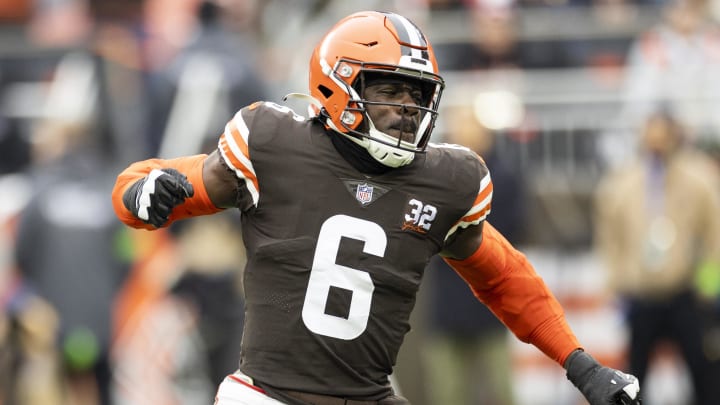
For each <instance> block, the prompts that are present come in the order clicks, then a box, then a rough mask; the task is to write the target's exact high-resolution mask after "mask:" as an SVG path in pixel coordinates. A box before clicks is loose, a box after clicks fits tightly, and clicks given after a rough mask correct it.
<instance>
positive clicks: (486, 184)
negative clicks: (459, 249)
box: [445, 172, 493, 240]
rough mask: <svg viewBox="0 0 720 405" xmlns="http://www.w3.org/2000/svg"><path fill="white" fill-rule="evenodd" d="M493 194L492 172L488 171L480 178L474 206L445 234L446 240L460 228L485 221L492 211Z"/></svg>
mask: <svg viewBox="0 0 720 405" xmlns="http://www.w3.org/2000/svg"><path fill="white" fill-rule="evenodd" d="M492 194H493V183H492V179H491V178H490V173H489V172H488V173H486V174H485V176H484V177H483V178H482V180H480V189H479V191H478V194H477V196H476V197H475V201H474V202H473V205H472V207H471V208H470V210H469V211H468V212H466V213H465V215H463V216H462V218H460V220H459V221H458V222H457V223H455V225H453V227H452V228H450V230H449V231H448V233H447V235H445V240H447V238H449V237H450V235H452V234H453V233H455V231H457V229H458V228H467V227H468V226H471V225H478V224H479V223H480V222H482V221H484V220H485V218H487V216H488V214H489V213H490V207H491V205H492V204H491V201H492Z"/></svg>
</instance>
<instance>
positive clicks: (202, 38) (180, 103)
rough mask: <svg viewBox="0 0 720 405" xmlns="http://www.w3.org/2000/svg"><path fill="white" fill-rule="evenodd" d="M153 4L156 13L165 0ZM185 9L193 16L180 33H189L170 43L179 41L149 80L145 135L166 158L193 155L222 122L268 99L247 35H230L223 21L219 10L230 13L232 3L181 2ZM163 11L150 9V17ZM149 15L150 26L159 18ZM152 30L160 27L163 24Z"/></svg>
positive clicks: (226, 22)
mask: <svg viewBox="0 0 720 405" xmlns="http://www.w3.org/2000/svg"><path fill="white" fill-rule="evenodd" d="M151 3H159V4H158V5H157V6H156V8H159V7H161V6H162V5H163V4H164V3H163V0H153V1H152V2H151ZM165 3H166V4H167V6H166V8H167V7H170V8H173V7H176V5H175V2H174V1H170V2H165ZM183 4H185V7H186V8H187V10H186V13H191V14H190V15H189V16H186V18H192V19H191V20H188V21H186V25H187V26H186V27H184V29H185V30H188V31H187V32H185V31H183V35H180V36H179V38H178V37H177V36H176V37H173V38H172V39H173V40H175V41H178V42H176V43H175V45H176V46H178V48H177V49H176V51H175V53H174V54H173V55H171V56H168V59H167V61H165V63H164V64H163V65H161V66H155V68H154V69H153V70H152V71H151V72H150V76H149V85H150V88H149V89H150V96H151V105H150V107H151V110H152V113H151V121H150V128H149V132H148V133H149V135H150V137H151V139H150V141H151V143H152V145H153V150H156V151H159V154H160V155H161V156H164V157H174V156H180V155H183V154H192V153H197V151H198V149H199V148H200V147H201V146H202V144H203V143H204V142H205V141H206V138H210V137H212V138H213V139H215V137H216V135H217V134H216V133H215V129H216V128H222V127H223V125H224V124H225V123H226V117H228V116H230V115H232V114H234V113H235V112H236V111H237V110H239V109H240V108H241V107H242V106H245V105H248V104H251V103H253V102H255V101H257V100H261V99H265V94H266V90H265V84H264V82H263V79H262V76H261V75H260V74H259V73H258V71H257V66H256V63H257V61H256V57H257V56H256V55H257V50H256V49H255V48H254V47H253V45H252V44H253V42H251V41H250V40H249V39H250V37H249V35H250V33H248V32H242V31H235V30H233V29H231V28H236V27H235V26H234V25H231V24H230V23H229V22H228V21H226V20H225V18H226V17H224V13H225V10H223V9H222V7H226V8H230V7H231V4H232V3H228V5H225V6H221V5H220V3H219V2H216V1H212V0H205V1H201V0H185V1H184V2H183ZM188 4H189V5H188ZM161 10H163V9H158V10H155V9H153V8H150V9H148V13H159V12H160V11H161ZM248 12H250V11H248ZM152 15H153V14H150V15H149V16H148V18H150V19H151V20H152V21H155V20H158V19H160V18H161V16H162V14H159V15H158V16H157V17H152ZM231 15H235V14H231ZM151 17H152V18H151ZM155 24H156V25H158V26H160V27H162V26H164V24H163V23H162V22H161V21H157V22H156V23H155ZM158 29H160V28H158ZM178 29H180V28H178ZM190 117H192V119H190ZM154 153H155V152H154Z"/></svg>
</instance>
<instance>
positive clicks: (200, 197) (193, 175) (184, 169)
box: [112, 154, 222, 230]
mask: <svg viewBox="0 0 720 405" xmlns="http://www.w3.org/2000/svg"><path fill="white" fill-rule="evenodd" d="M206 157H207V155H205V154H201V155H195V156H187V157H181V158H177V159H168V160H165V159H149V160H144V161H141V162H136V163H133V164H132V165H130V166H129V167H128V168H127V169H125V170H123V171H122V173H120V175H118V178H117V180H116V182H115V186H114V187H113V191H112V203H113V208H115V214H116V215H117V217H118V218H119V219H120V221H122V222H123V223H124V224H126V225H128V226H131V227H133V228H141V229H149V230H153V229H155V227H154V226H152V225H150V224H146V223H145V222H143V221H142V220H140V219H139V218H137V217H135V216H134V215H133V214H132V213H131V212H130V211H129V210H128V209H127V208H125V204H123V194H125V190H127V189H128V187H130V186H132V185H133V184H134V183H135V182H136V181H138V180H140V179H142V178H143V177H145V176H147V175H148V174H149V173H150V172H151V171H152V170H153V169H165V168H174V169H176V170H177V171H179V172H180V173H183V174H184V175H186V176H187V178H188V181H189V182H190V184H192V186H193V190H194V191H195V194H194V195H193V196H192V197H191V198H188V199H186V200H185V202H184V203H183V204H181V205H178V206H177V207H175V209H174V210H173V213H172V214H171V215H170V218H169V220H168V222H167V223H166V224H165V226H168V225H169V224H171V223H172V222H174V221H177V220H180V219H185V218H189V217H195V216H200V215H209V214H214V213H216V212H220V211H222V209H221V208H218V207H216V206H215V205H214V204H213V203H212V201H211V200H210V197H209V196H208V194H207V190H206V189H205V183H204V182H203V178H202V176H203V174H202V172H203V163H204V162H205V158H206Z"/></svg>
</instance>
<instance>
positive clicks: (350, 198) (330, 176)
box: [219, 103, 492, 398]
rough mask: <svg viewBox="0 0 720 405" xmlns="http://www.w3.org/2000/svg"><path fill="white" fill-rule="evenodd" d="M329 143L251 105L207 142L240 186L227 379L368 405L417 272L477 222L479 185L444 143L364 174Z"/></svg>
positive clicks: (458, 150) (467, 159) (381, 380)
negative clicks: (237, 375)
mask: <svg viewBox="0 0 720 405" xmlns="http://www.w3.org/2000/svg"><path fill="white" fill-rule="evenodd" d="M331 136H342V135H339V134H336V133H332V132H328V131H327V130H326V129H325V128H324V127H323V125H322V124H320V123H318V122H317V121H312V120H306V119H304V118H303V117H300V116H297V115H295V114H294V113H293V112H292V111H291V110H290V109H288V108H287V107H283V106H279V105H277V104H273V103H256V104H253V105H251V106H249V107H246V108H244V109H243V110H241V111H240V112H238V113H237V114H236V116H235V117H234V118H233V119H232V120H231V121H230V122H229V123H228V125H227V127H226V130H225V132H224V133H223V135H222V136H221V138H220V141H219V151H220V153H221V155H222V158H223V160H224V162H225V163H226V164H227V165H228V167H229V168H230V169H231V170H233V171H234V172H235V173H236V175H237V176H238V178H239V179H241V180H242V182H243V183H244V186H243V187H241V194H242V195H241V197H240V201H242V203H241V207H240V208H241V211H242V228H243V229H242V230H243V236H244V240H245V244H246V246H247V251H248V262H247V267H246V270H245V274H244V286H245V299H246V302H245V303H246V321H245V327H244V335H243V341H242V350H241V360H240V368H241V370H242V371H243V372H244V373H246V374H248V375H250V376H252V377H254V378H255V379H256V380H258V381H260V382H264V383H266V384H269V385H271V386H274V387H279V388H283V389H290V390H297V391H307V392H315V393H321V394H328V395H338V396H346V397H366V398H377V397H382V396H384V395H386V394H387V393H389V391H390V388H389V383H388V378H387V377H388V374H389V373H391V372H392V368H393V365H394V364H395V360H396V357H397V354H398V350H399V348H400V345H401V343H402V341H403V337H404V336H405V334H406V333H407V332H408V331H409V330H410V325H409V322H408V319H409V317H410V313H411V311H412V309H413V306H414V303H415V295H416V292H417V290H418V287H419V284H420V281H421V279H422V277H423V271H424V269H425V266H426V264H427V263H428V261H429V260H430V257H431V256H433V255H434V254H436V253H438V252H439V251H440V250H441V248H442V247H443V244H444V243H445V241H446V240H447V238H448V237H449V236H450V235H451V234H452V233H453V232H455V230H456V229H457V228H458V227H466V226H472V225H476V224H478V223H479V222H480V221H482V220H484V219H485V216H486V215H487V214H488V212H489V209H490V199H491V195H492V183H491V181H490V177H489V174H488V171H487V168H486V167H485V165H484V163H483V162H482V160H481V159H480V158H479V157H478V156H477V155H476V154H475V153H473V152H471V151H470V150H468V149H466V148H463V147H459V146H456V145H430V146H429V147H428V150H427V153H425V154H418V155H417V156H416V158H415V160H414V161H413V162H412V163H411V164H410V165H407V166H403V167H400V168H397V169H392V170H390V171H388V172H387V173H385V174H382V175H377V176H366V175H364V174H363V173H361V172H359V171H357V170H356V169H354V168H353V166H351V165H350V164H349V163H348V162H347V161H345V160H344V159H343V158H342V157H341V156H340V155H339V154H338V152H337V151H336V150H335V148H334V146H333V144H332V142H331V139H330V137H331Z"/></svg>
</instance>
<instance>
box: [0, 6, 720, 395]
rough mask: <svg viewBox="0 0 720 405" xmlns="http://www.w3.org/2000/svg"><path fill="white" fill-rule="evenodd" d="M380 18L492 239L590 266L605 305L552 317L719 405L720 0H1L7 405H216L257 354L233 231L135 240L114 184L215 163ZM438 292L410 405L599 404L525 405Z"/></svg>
mask: <svg viewBox="0 0 720 405" xmlns="http://www.w3.org/2000/svg"><path fill="white" fill-rule="evenodd" d="M361 9H378V10H391V11H396V12H399V13H400V14H403V15H406V16H407V17H409V18H410V19H412V20H414V21H415V22H416V23H418V25H420V26H421V27H423V29H424V30H425V32H426V33H427V34H428V35H429V37H430V39H431V41H432V42H433V45H434V47H435V50H436V53H437V56H438V61H439V64H440V69H441V73H443V74H444V76H445V77H446V80H447V90H446V95H445V97H444V100H443V110H442V113H441V116H440V119H439V122H438V127H439V128H438V129H439V130H438V131H436V132H435V134H436V135H435V136H436V139H435V141H437V142H452V143H459V144H462V145H465V146H468V147H470V148H472V149H473V150H475V151H476V152H478V153H479V154H480V155H481V156H483V157H484V159H485V160H486V163H487V164H488V167H489V168H490V171H491V174H492V175H493V181H494V184H495V195H494V199H493V201H494V204H493V212H492V214H491V216H490V219H489V221H490V222H491V223H493V225H495V226H496V227H497V228H498V229H500V230H501V231H502V232H503V233H504V234H505V235H506V236H507V237H508V239H509V240H510V241H511V242H513V243H514V244H517V245H522V246H527V247H530V248H531V249H529V251H530V252H542V253H541V255H543V257H547V256H548V255H550V256H552V257H554V258H555V259H554V260H556V262H560V261H562V260H563V259H562V258H567V257H571V256H572V257H576V256H573V255H578V254H587V255H589V256H590V257H592V263H594V266H596V267H593V269H596V271H595V270H591V271H594V273H593V274H594V278H592V280H595V281H593V282H591V284H592V285H591V286H590V287H589V288H585V287H587V286H584V287H582V288H573V287H572V286H571V287H570V288H569V289H570V290H573V291H571V292H567V291H566V293H567V294H565V295H564V294H563V291H557V295H558V296H559V297H560V298H561V301H563V298H564V297H565V298H566V299H567V301H568V302H565V304H567V308H569V312H572V311H574V308H577V306H579V307H580V308H581V310H579V311H578V312H577V314H580V315H576V316H575V317H571V319H570V320H571V322H577V323H582V319H580V320H579V318H581V317H582V316H583V315H582V314H584V313H586V312H582V311H583V310H584V309H587V308H590V312H589V313H592V311H595V310H597V308H599V307H602V308H610V309H611V311H613V313H614V314H616V315H617V319H619V321H618V322H619V324H620V326H619V327H617V326H616V325H613V326H614V328H611V329H609V331H607V330H603V329H602V326H599V325H600V324H596V325H595V328H596V329H593V332H592V333H594V334H596V335H598V336H597V337H596V338H595V339H590V341H599V342H600V343H599V344H598V346H599V347H600V348H601V349H602V346H603V334H608V335H611V334H613V333H615V332H617V331H620V333H619V334H617V336H607V337H606V338H607V340H613V341H615V340H621V342H622V344H620V346H619V347H615V346H613V349H612V350H610V349H608V352H607V356H606V357H607V358H605V360H610V361H609V363H610V364H611V365H615V366H617V367H618V368H626V369H628V371H630V372H632V373H633V374H635V375H637V376H638V377H639V378H640V379H641V380H643V382H647V381H648V380H649V379H650V376H652V375H653V372H652V370H653V367H656V369H657V367H658V366H657V365H658V364H661V363H663V362H665V363H666V362H667V361H668V359H670V360H669V361H671V362H672V365H673V370H675V373H674V374H672V375H673V376H674V377H676V378H679V380H678V381H677V384H676V385H677V386H678V387H686V388H687V389H685V390H682V389H681V390H680V392H679V393H677V392H674V393H671V394H668V395H665V396H664V395H660V394H653V392H652V390H651V391H650V392H648V393H647V394H646V395H647V396H648V398H647V401H646V403H648V404H650V405H655V404H668V405H670V404H672V405H682V404H717V403H720V393H718V392H717V391H718V387H717V385H718V384H717V381H720V219H719V218H718V217H717V214H716V213H718V212H720V174H719V172H718V170H719V169H718V168H720V114H717V111H718V107H720V75H718V74H717V72H719V71H720V26H719V25H718V21H720V20H719V18H718V17H720V1H717V0H638V1H630V0H392V1H379V0H377V1H373V0H366V1H355V2H347V1H341V0H293V1H289V0H265V1H263V0H3V1H2V2H0V308H1V309H2V310H1V311H0V405H5V404H7V405H35V404H44V405H49V404H68V405H76V404H77V405H109V404H114V405H125V404H127V405H131V404H132V405H135V404H138V405H140V404H165V405H173V404H178V405H179V404H188V405H190V404H203V403H204V404H209V403H211V402H212V400H213V397H214V394H215V392H214V390H215V387H216V385H217V383H218V382H219V381H221V379H222V377H223V376H224V375H226V374H228V373H230V372H232V371H233V370H234V369H235V367H236V362H237V353H238V350H239V342H240V339H241V336H242V319H243V296H242V268H243V265H244V262H245V256H244V251H243V248H242V237H241V234H240V218H239V214H237V213H223V214H222V215H220V216H213V217H212V218H210V217H208V218H198V219H193V220H188V221H184V222H182V223H179V224H177V225H175V226H172V227H170V228H169V229H167V230H165V231H162V232H153V233H148V232H144V231H136V230H131V229H128V228H125V227H124V226H122V225H121V224H120V223H119V222H118V221H117V220H116V219H115V216H114V214H113V211H112V206H111V201H110V189H111V187H112V185H113V184H114V180H115V175H116V174H117V173H118V172H119V169H120V168H123V167H125V166H126V165H127V164H128V163H130V162H133V161H137V160H141V159H146V158H150V157H153V156H160V157H175V156H180V155H188V154H194V153H205V152H209V151H212V150H213V148H214V147H215V142H216V140H217V137H218V135H219V134H220V133H221V131H222V130H223V128H224V125H225V123H226V121H227V120H228V119H229V117H231V116H232V115H233V114H234V112H235V111H237V110H238V109H240V108H241V107H243V106H245V105H247V104H249V103H251V102H253V101H256V100H261V99H264V100H270V101H275V102H281V100H282V98H283V96H284V95H285V94H287V93H290V92H306V91H307V89H306V87H307V62H308V61H307V60H306V59H307V55H309V53H310V52H309V49H310V48H311V47H312V46H313V44H314V43H315V42H316V40H317V39H318V38H319V37H320V35H322V33H324V31H325V30H326V29H327V28H328V27H329V24H330V23H331V22H332V21H335V20H337V19H338V17H340V16H343V15H346V14H348V13H350V12H352V11H357V10H361ZM293 107H295V108H296V109H297V111H298V112H300V113H304V111H303V110H302V108H306V106H300V107H297V106H293ZM235 215H237V217H236V216H235ZM557 258H560V259H557ZM540 263H543V261H540ZM541 267H542V266H541ZM538 270H539V271H540V272H546V273H547V272H550V273H552V272H553V271H554V270H553V269H552V268H550V269H546V268H544V267H542V268H539V269H538ZM580 271H581V269H578V272H580ZM563 274H564V275H566V276H569V278H570V279H574V280H577V277H576V276H573V275H572V274H568V273H567V271H566V272H565V273H563ZM544 275H547V274H544ZM561 276H562V275H558V276H557V278H560V277H561ZM426 277H429V278H431V280H432V281H431V282H430V283H426V286H425V287H424V290H423V291H421V297H420V299H419V302H418V308H417V310H416V314H417V315H416V319H415V321H416V325H415V330H416V332H417V333H414V334H411V335H409V338H408V340H409V342H408V344H407V345H406V347H407V349H405V350H406V351H407V352H408V353H409V354H408V355H407V356H408V358H407V359H403V357H402V356H401V360H400V361H401V362H402V361H405V364H406V365H405V366H402V365H400V366H399V367H398V370H397V371H396V375H395V377H397V379H398V381H399V389H400V391H402V393H403V394H404V395H405V396H406V397H408V398H409V399H411V400H412V402H413V403H414V404H417V405H424V404H425V405H440V404H453V405H463V404H466V405H471V404H489V405H493V404H501V405H512V404H516V403H517V404H521V403H529V404H534V405H537V404H544V403H548V404H576V403H580V402H579V398H578V397H577V396H576V394H574V393H572V392H561V393H557V392H554V391H551V393H550V394H549V395H550V396H552V397H553V398H551V399H550V400H544V399H542V398H544V397H543V396H542V395H541V394H536V396H534V397H532V398H531V399H529V400H528V396H527V395H525V396H524V395H522V393H521V391H522V389H521V388H519V387H520V385H521V383H522V381H523V380H522V379H520V378H518V375H519V372H518V370H519V369H520V368H522V367H526V368H532V367H537V364H532V365H528V364H527V363H528V362H527V357H523V356H521V355H520V356H519V355H518V354H517V348H516V346H514V344H513V342H514V341H513V338H512V337H511V336H509V335H508V334H507V331H506V330H505V329H504V327H503V326H502V325H500V324H499V322H498V321H497V320H496V319H495V318H494V317H493V316H492V315H491V314H490V313H489V312H488V311H487V309H486V308H485V307H483V306H482V305H481V304H480V303H478V302H476V301H475V299H474V298H473V297H472V295H471V293H470V291H469V290H468V289H467V288H466V287H465V286H464V285H462V284H460V283H458V281H459V279H458V278H457V276H455V275H454V273H453V272H451V271H448V269H446V268H445V266H444V264H443V263H442V262H441V261H439V260H433V261H432V262H431V264H430V266H429V267H428V271H427V275H426ZM549 280H550V285H551V286H553V285H555V286H557V285H564V284H563V283H562V282H561V281H560V282H558V283H556V284H553V280H554V278H553V277H549ZM583 282H587V280H585V281H583ZM578 291H579V292H578ZM583 294H584V296H583ZM435 302H442V303H443V305H442V306H439V305H434V303H435ZM574 305H575V306H574ZM440 308H442V309H440ZM582 308H584V309H582ZM580 330H583V329H582V328H581V329H580ZM583 340H585V339H583ZM600 351H601V352H602V350H600ZM610 351H612V353H610ZM600 357H603V356H600ZM663 364H664V363H663ZM559 377H560V378H564V376H562V375H560V376H559ZM424 382H427V383H424ZM655 387H657V392H663V391H662V389H661V387H659V386H658V385H657V384H656V386H655ZM532 389H533V390H534V389H537V387H533V388H532ZM545 389H547V387H545ZM646 392H647V391H646ZM673 395H674V396H673Z"/></svg>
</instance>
